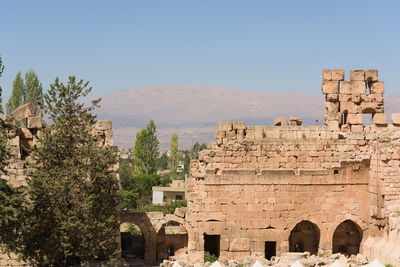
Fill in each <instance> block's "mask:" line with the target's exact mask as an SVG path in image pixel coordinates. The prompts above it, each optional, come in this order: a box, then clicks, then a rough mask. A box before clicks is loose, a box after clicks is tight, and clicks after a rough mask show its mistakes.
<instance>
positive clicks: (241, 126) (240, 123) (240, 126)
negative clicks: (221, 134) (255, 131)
mask: <svg viewBox="0 0 400 267" xmlns="http://www.w3.org/2000/svg"><path fill="white" fill-rule="evenodd" d="M232 126H233V129H234V130H244V129H246V126H245V125H244V122H243V121H234V122H232Z"/></svg>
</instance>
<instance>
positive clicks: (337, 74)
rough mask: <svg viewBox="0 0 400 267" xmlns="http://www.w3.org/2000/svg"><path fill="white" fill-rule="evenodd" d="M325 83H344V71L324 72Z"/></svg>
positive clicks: (332, 70) (326, 70)
mask: <svg viewBox="0 0 400 267" xmlns="http://www.w3.org/2000/svg"><path fill="white" fill-rule="evenodd" d="M322 80H323V81H343V80H344V69H324V70H322Z"/></svg>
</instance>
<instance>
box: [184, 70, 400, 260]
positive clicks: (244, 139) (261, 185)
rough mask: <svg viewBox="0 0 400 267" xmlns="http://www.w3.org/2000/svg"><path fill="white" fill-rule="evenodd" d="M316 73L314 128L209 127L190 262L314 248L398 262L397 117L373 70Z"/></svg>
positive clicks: (198, 173)
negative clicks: (319, 122)
mask: <svg viewBox="0 0 400 267" xmlns="http://www.w3.org/2000/svg"><path fill="white" fill-rule="evenodd" d="M322 76H323V77H322V93H323V94H324V95H325V99H326V105H325V107H326V109H325V124H324V125H323V126H301V121H300V120H299V119H297V118H292V119H289V121H285V120H284V119H278V120H277V121H276V125H275V126H246V125H245V124H244V123H243V122H220V123H219V124H218V130H217V132H216V133H215V139H216V141H215V142H212V143H210V144H209V145H208V149H207V150H204V151H202V152H201V153H200V159H199V160H198V161H193V162H192V168H191V179H190V181H189V185H188V201H189V203H188V210H187V212H186V216H185V221H186V227H187V229H188V233H189V241H188V253H189V256H190V258H191V259H196V260H198V261H201V260H202V258H203V255H204V251H208V252H210V253H213V254H216V255H217V256H219V257H220V258H222V259H243V258H244V257H245V256H249V255H252V256H256V257H266V258H270V257H271V256H273V255H280V253H282V252H287V251H290V252H296V251H298V252H300V251H309V252H311V253H317V252H319V251H320V252H324V253H338V252H341V253H344V254H357V253H358V252H362V253H363V254H365V255H366V256H369V257H380V258H381V260H382V261H383V262H390V263H392V264H395V265H396V264H397V265H398V264H399V263H400V258H399V256H400V236H399V230H400V224H399V222H400V220H399V215H400V213H399V212H400V114H392V116H391V123H390V124H388V123H387V117H386V114H385V113H384V101H383V93H384V82H383V81H379V79H378V71H377V70H352V71H350V80H349V81H345V79H344V76H345V75H344V70H337V69H335V70H324V71H323V73H322ZM365 114H368V115H365ZM365 116H369V117H370V120H371V119H372V123H371V125H368V126H367V125H364V124H363V118H364V117H365Z"/></svg>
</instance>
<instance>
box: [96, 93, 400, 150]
mask: <svg viewBox="0 0 400 267" xmlns="http://www.w3.org/2000/svg"><path fill="white" fill-rule="evenodd" d="M315 93H316V95H312V94H308V93H292V94H289V93H271V92H255V91H245V90H233V89H227V88H221V87H202V86H190V85H189V86H174V85H169V86H150V87H140V88H136V89H132V90H126V91H120V92H117V93H114V94H110V95H105V96H103V100H102V107H101V109H100V110H99V111H98V118H99V119H111V120H113V128H114V139H115V144H116V145H118V146H121V147H127V148H129V147H132V146H133V144H134V140H135V135H136V132H137V131H138V130H139V129H141V128H143V127H145V125H146V124H147V123H148V121H149V120H150V119H153V120H154V121H155V123H156V125H157V128H158V136H159V140H160V143H161V148H162V149H167V148H168V146H169V139H170V137H171V135H172V133H174V132H178V134H179V142H180V148H184V147H188V146H190V145H191V144H192V143H193V142H196V141H199V142H206V143H208V142H210V141H212V140H213V134H214V132H215V131H216V128H217V122H218V121H235V120H242V121H245V123H246V125H271V124H272V123H273V120H274V119H275V118H276V117H279V116H284V117H289V116H298V117H300V118H302V119H303V124H308V125H314V124H315V120H318V121H319V122H320V124H322V123H323V116H324V97H323V95H322V94H321V95H317V94H319V93H320V91H319V90H318V91H316V92H315ZM385 101H386V102H385V107H386V112H388V113H391V112H392V111H393V112H396V110H397V112H400V96H399V95H391V96H390V97H388V96H386V98H385Z"/></svg>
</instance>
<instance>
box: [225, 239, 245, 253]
mask: <svg viewBox="0 0 400 267" xmlns="http://www.w3.org/2000/svg"><path fill="white" fill-rule="evenodd" d="M249 250H250V240H249V238H232V240H231V242H230V244H229V251H232V252H239V251H249Z"/></svg>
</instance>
